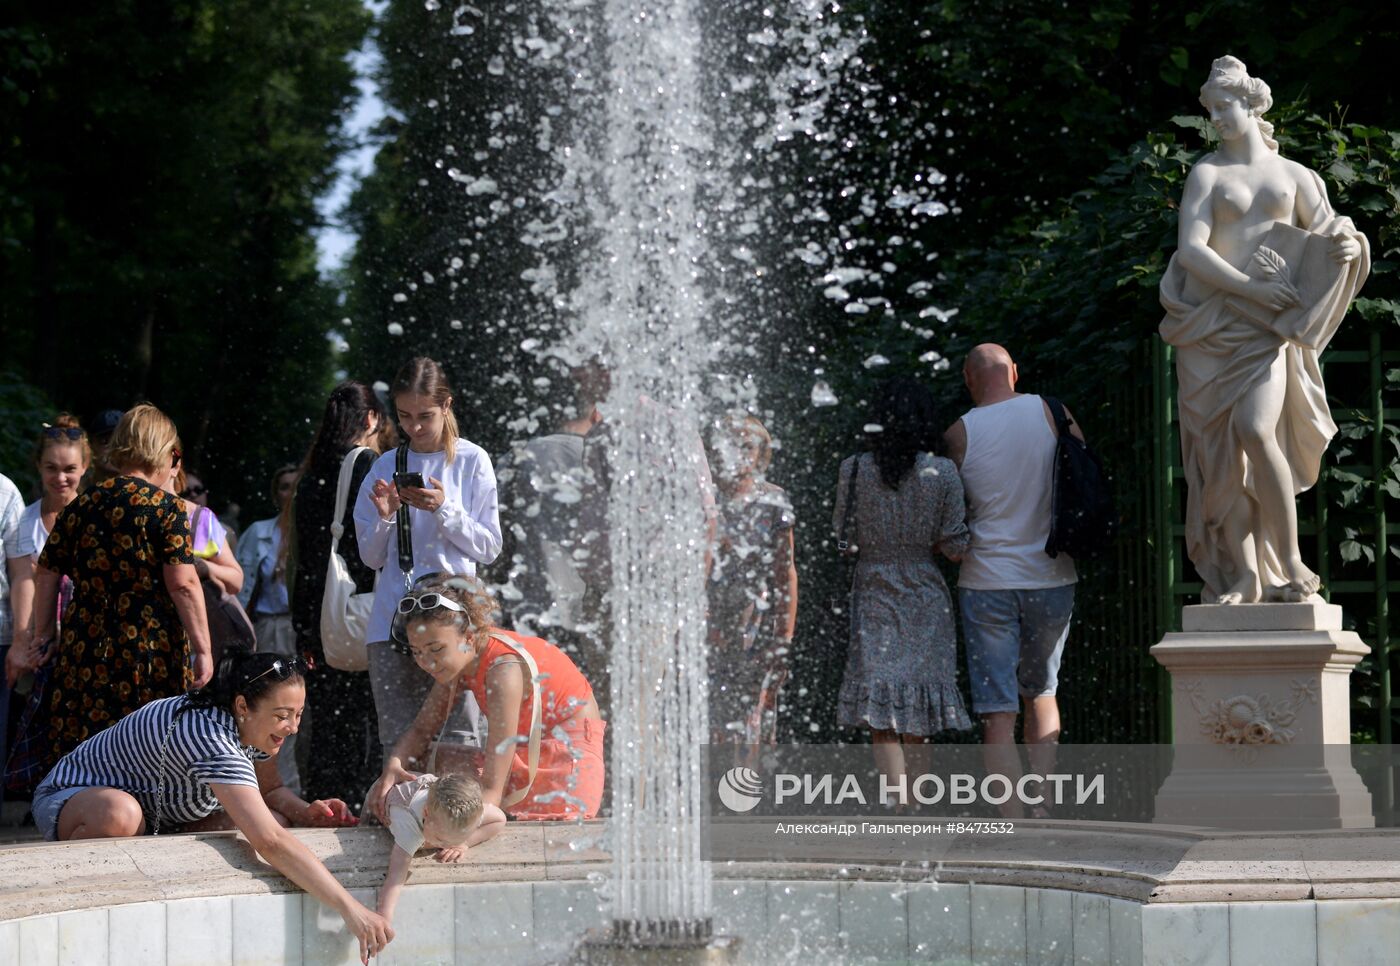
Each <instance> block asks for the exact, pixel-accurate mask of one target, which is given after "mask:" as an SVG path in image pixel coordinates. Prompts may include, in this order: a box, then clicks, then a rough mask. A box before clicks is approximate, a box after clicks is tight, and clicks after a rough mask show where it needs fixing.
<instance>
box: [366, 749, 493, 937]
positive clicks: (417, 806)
mask: <svg viewBox="0 0 1400 966" xmlns="http://www.w3.org/2000/svg"><path fill="white" fill-rule="evenodd" d="M386 808H387V809H388V812H389V832H390V833H391V834H392V835H393V836H394V849H393V852H391V853H390V855H389V871H388V873H387V874H386V875H385V876H384V886H383V888H381V889H380V890H379V914H380V915H381V916H383V917H384V918H385V919H388V920H390V921H392V920H393V918H394V907H395V906H396V905H397V904H398V901H399V893H400V892H402V891H403V887H404V883H405V882H407V881H408V867H409V863H410V862H411V861H412V859H413V854H414V853H415V852H417V851H418V850H419V849H421V848H423V847H425V846H426V847H428V848H433V849H437V855H436V858H437V860H438V861H439V862H457V861H459V860H460V859H461V858H462V853H463V852H464V851H465V850H467V849H469V848H471V847H472V846H473V845H479V844H480V843H482V842H485V841H486V840H487V839H489V838H491V837H492V836H493V835H495V834H496V833H497V832H499V831H500V830H501V829H502V828H503V827H504V826H505V823H506V815H505V812H503V811H501V810H500V809H499V808H497V807H496V806H495V805H489V804H486V803H483V802H482V800H481V785H480V783H479V782H477V780H476V779H475V778H472V777H470V776H467V775H444V776H442V777H441V778H439V777H437V776H436V775H419V776H418V777H417V778H415V779H413V780H412V781H406V782H400V783H399V784H397V785H395V786H394V787H393V789H392V790H391V791H390V792H389V798H388V801H387V803H386Z"/></svg>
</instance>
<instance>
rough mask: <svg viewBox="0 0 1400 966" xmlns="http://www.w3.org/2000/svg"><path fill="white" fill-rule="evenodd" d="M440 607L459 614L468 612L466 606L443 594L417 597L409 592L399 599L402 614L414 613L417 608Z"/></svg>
mask: <svg viewBox="0 0 1400 966" xmlns="http://www.w3.org/2000/svg"><path fill="white" fill-rule="evenodd" d="M439 607H446V608H447V609H448V610H455V611H456V612H457V613H459V614H465V613H466V608H465V607H463V606H462V605H461V604H459V603H457V602H456V601H455V600H453V599H452V598H451V597H447V596H444V595H443V594H420V595H418V596H416V597H415V596H413V595H412V594H409V595H408V596H407V597H403V598H400V599H399V613H400V614H405V615H407V614H412V613H413V612H414V611H415V610H436V609H437V608H439Z"/></svg>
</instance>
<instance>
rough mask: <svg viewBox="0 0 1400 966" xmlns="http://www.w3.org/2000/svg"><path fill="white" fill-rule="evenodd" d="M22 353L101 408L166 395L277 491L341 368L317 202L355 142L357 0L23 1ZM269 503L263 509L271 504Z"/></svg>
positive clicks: (17, 353) (206, 457)
mask: <svg viewBox="0 0 1400 966" xmlns="http://www.w3.org/2000/svg"><path fill="white" fill-rule="evenodd" d="M9 10H10V12H11V13H12V14H13V15H12V16H11V17H9V18H8V21H9V25H8V26H7V27H6V28H5V34H6V36H5V38H4V40H5V41H6V43H5V45H4V49H5V54H4V59H3V60H0V70H3V72H4V74H3V80H2V81H0V127H3V130H4V132H5V135H4V136H5V139H6V150H5V151H4V152H3V156H2V157H0V286H3V289H4V291H5V298H4V299H3V301H0V330H3V336H2V337H0V338H3V342H4V344H5V348H6V361H7V362H8V363H9V364H11V365H14V366H16V367H19V368H21V369H22V370H23V371H24V372H26V373H27V374H29V377H30V378H31V379H32V380H33V381H34V382H35V383H37V385H38V386H39V387H40V388H41V389H42V390H43V391H44V392H46V393H47V394H48V395H49V396H50V397H51V398H52V399H53V400H54V401H55V402H56V403H57V404H58V405H60V406H63V407H66V408H69V409H72V410H74V411H76V412H78V413H79V414H81V415H84V416H88V415H90V414H92V413H94V412H96V411H98V410H100V409H103V408H108V407H113V406H115V407H123V406H126V405H128V404H130V403H132V402H133V401H135V400H137V399H141V398H148V399H150V400H152V401H154V402H155V403H157V404H158V405H160V406H162V407H163V408H165V409H166V410H168V411H169V412H170V413H171V414H172V416H173V417H174V418H175V419H176V421H177V424H178V425H179V426H180V429H181V432H182V435H183V436H184V442H185V444H186V449H187V450H188V451H189V452H190V453H191V454H192V460H193V461H195V462H197V463H198V464H200V466H201V468H202V469H204V470H205V472H206V473H207V474H208V476H210V477H211V478H212V479H211V480H210V482H211V485H212V487H213V489H214V491H215V493H216V494H218V495H221V496H223V497H226V498H236V499H245V498H247V497H249V496H257V497H258V498H261V494H262V493H263V491H264V490H265V489H266V486H265V476H266V475H267V474H268V473H269V472H270V470H271V468H272V466H274V465H276V464H278V463H281V462H284V461H285V460H286V459H287V458H289V457H292V456H294V455H297V454H299V453H300V452H301V451H302V449H303V447H304V446H305V445H306V440H307V436H308V432H309V430H308V427H307V425H306V420H307V419H308V418H309V417H312V416H313V415H314V414H315V413H316V412H317V410H318V409H319V397H320V396H321V394H322V392H323V391H324V390H325V389H326V388H327V383H328V381H329V378H330V365H331V362H330V357H329V351H328V344H327V341H326V338H325V329H326V324H327V322H328V320H329V319H330V318H331V317H332V313H333V312H334V311H335V299H336V293H335V291H334V290H333V289H332V288H331V287H329V286H328V285H326V284H325V283H324V282H323V281H322V279H321V278H320V276H319V273H318V272H317V270H316V264H315V260H316V259H315V245H314V239H313V237H312V234H311V232H312V229H313V228H315V227H316V226H317V224H318V223H319V218H318V214H317V211H316V208H315V203H314V202H315V199H316V197H317V196H318V195H319V194H321V193H322V192H323V191H324V190H325V188H326V187H327V185H328V184H329V179H330V178H331V177H332V176H333V166H334V163H335V160H336V158H337V157H338V156H339V154H340V153H341V152H342V151H343V150H344V149H345V147H346V146H347V145H346V143H345V141H344V138H343V137H342V135H341V134H340V133H339V132H340V130H341V125H342V121H343V115H344V112H345V110H346V108H347V106H348V104H349V103H350V99H351V97H352V95H353V93H354V88H353V81H354V76H353V70H352V68H351V67H350V65H349V63H348V62H347V54H348V53H349V52H350V51H352V50H354V49H355V48H356V47H357V46H358V45H359V44H360V42H361V39H362V37H363V35H364V33H365V31H366V29H367V27H368V24H369V15H368V12H367V11H366V10H365V9H364V8H363V6H362V5H361V4H360V3H359V2H358V0H310V2H306V0H297V2H292V0H162V2H155V3H135V2H132V0H113V2H111V3H107V4H101V5H97V6H85V7H82V8H75V7H73V6H71V5H63V4H41V3H35V2H24V3H12V4H10V5H9ZM260 509H261V508H260Z"/></svg>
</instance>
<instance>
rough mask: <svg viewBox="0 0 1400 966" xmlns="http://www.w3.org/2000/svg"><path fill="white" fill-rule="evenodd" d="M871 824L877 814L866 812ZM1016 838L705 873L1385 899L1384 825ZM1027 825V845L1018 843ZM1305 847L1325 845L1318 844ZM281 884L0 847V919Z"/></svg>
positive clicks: (345, 878) (342, 833) (470, 874)
mask: <svg viewBox="0 0 1400 966" xmlns="http://www.w3.org/2000/svg"><path fill="white" fill-rule="evenodd" d="M872 821H888V818H879V817H873V818H872ZM605 825H606V823H605V822H603V821H596V822H586V823H581V824H554V823H512V824H511V825H510V826H508V827H507V828H506V829H505V831H504V832H502V833H501V834H500V835H499V836H497V837H496V838H495V839H493V840H492V841H490V842H487V843H486V844H484V845H481V846H478V847H477V848H476V849H473V850H472V851H471V852H470V853H469V857H468V859H467V860H466V861H464V862H462V863H460V864H457V865H445V864H442V863H438V862H435V861H433V860H432V859H431V858H428V857H419V858H417V859H415V861H414V864H413V873H412V878H411V880H410V881H411V883H412V884H415V885H430V884H443V883H486V882H531V881H550V880H555V881H568V880H579V879H586V878H588V877H589V876H590V875H594V876H596V875H597V874H598V873H606V872H607V870H608V867H609V857H608V855H607V853H605V852H604V851H603V850H602V848H601V843H602V839H603V835H604V833H605V831H606V827H605ZM293 834H295V835H296V836H297V837H298V838H299V839H300V840H301V841H302V843H303V844H305V845H306V846H307V847H308V848H309V849H311V851H312V852H314V853H315V854H316V855H317V856H318V857H319V858H320V859H321V861H322V862H324V863H325V865H326V867H327V868H328V869H329V870H330V871H331V872H332V873H333V874H334V875H335V876H336V877H337V878H338V879H339V880H340V881H341V882H342V883H343V884H344V885H345V886H346V887H347V888H349V889H371V888H375V887H377V886H378V885H379V884H380V883H381V882H382V881H383V877H384V872H385V867H386V863H387V860H388V855H389V849H390V839H389V836H388V833H387V832H386V831H385V830H383V829H380V828H357V829H334V830H332V829H298V830H296V831H295V832H294V833H293ZM1017 834H1018V836H1019V837H1020V839H1021V843H1020V848H1018V849H1015V850H1013V849H1011V847H1010V846H1009V845H1004V844H1000V843H994V842H993V843H988V842H987V841H986V840H985V838H984V839H982V840H981V841H980V842H972V841H970V840H968V839H967V838H966V837H964V838H959V839H949V840H948V841H949V842H950V844H949V845H947V846H946V847H940V848H939V849H938V850H937V851H926V852H921V853H919V858H917V859H911V858H910V856H911V855H912V854H914V853H912V852H911V850H910V849H909V848H908V847H907V846H904V845H899V844H892V845H891V846H890V847H889V848H888V850H887V852H886V854H883V855H882V854H880V853H879V850H878V849H875V850H872V849H871V848H870V847H866V848H865V849H864V850H862V851H860V852H859V853H852V855H851V856H850V861H835V862H833V861H830V860H829V858H828V860H825V861H821V862H793V861H788V862H771V861H764V862H757V861H730V862H715V863H714V865H713V869H714V874H715V877H716V878H717V879H746V880H766V879H784V880H810V881H927V880H930V879H932V880H936V881H939V882H947V883H973V882H975V883H981V884H989V885H992V884H995V885H1006V886H1021V887H1033V888H1050V889H1064V890H1069V891H1074V892H1084V893H1090V894H1098V895H1103V896H1108V897H1113V898H1119V899H1127V900H1131V901H1135V902H1140V903H1145V904H1151V903H1190V902H1259V901H1286V900H1302V899H1382V898H1396V897H1400V831H1397V830H1388V829H1366V830H1354V831H1352V830H1343V831H1337V832H1323V833H1312V834H1310V835H1307V836H1303V835H1298V834H1296V833H1294V834H1279V833H1256V834H1240V833H1234V832H1207V831H1202V830H1199V829H1189V828H1172V827H1166V826H1155V825H1153V826H1148V825H1137V826H1134V825H1115V824H1109V823H1078V822H1063V821H1062V822H1055V821H1044V822H1018V823H1017ZM1037 837H1039V839H1040V840H1041V844H1042V845H1043V848H1040V849H1032V850H1030V851H1031V853H1032V854H1033V855H1034V858H1027V850H1026V847H1027V844H1028V842H1027V840H1028V839H1029V840H1030V841H1032V842H1034V841H1035V840H1036V839H1037ZM1319 856H1325V858H1324V857H1319ZM295 891H297V888H296V886H294V885H293V884H292V883H291V882H290V881H288V880H287V879H285V878H283V877H282V876H281V875H280V874H279V873H278V872H276V870H274V869H273V868H272V867H271V866H269V865H267V864H266V863H265V862H263V861H262V860H261V859H260V858H259V857H258V856H257V854H256V853H255V852H254V851H253V849H252V847H251V846H250V845H249V844H248V842H247V840H246V839H244V838H243V837H242V836H241V835H239V834H238V833H236V832H222V833H212V834H195V835H170V836H161V837H160V838H158V839H157V838H152V837H142V838H131V839H105V840H88V841H81V842H63V843H30V844H20V845H11V846H6V847H3V848H0V921H4V920H9V919H20V918H25V917H29V916H36V915H44V914H48V913H53V912H60V911H66V910H73V909H85V908H96V907H102V906H115V905H122V904H126V903H132V902H147V901H153V900H169V899H188V898H198V897H207V896H226V895H258V894H275V893H287V892H295Z"/></svg>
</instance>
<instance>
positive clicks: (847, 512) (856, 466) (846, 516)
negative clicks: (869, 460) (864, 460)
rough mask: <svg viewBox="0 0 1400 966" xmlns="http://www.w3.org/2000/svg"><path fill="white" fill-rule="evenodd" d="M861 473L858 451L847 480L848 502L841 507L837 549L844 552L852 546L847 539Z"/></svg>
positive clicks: (852, 460) (852, 459)
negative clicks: (858, 476)
mask: <svg viewBox="0 0 1400 966" xmlns="http://www.w3.org/2000/svg"><path fill="white" fill-rule="evenodd" d="M859 473H860V454H859V453H857V454H856V455H855V456H854V457H852V458H851V476H850V478H849V479H848V480H847V481H846V504H845V506H843V507H842V508H841V529H840V530H838V531H837V533H836V549H837V550H839V551H841V552H842V553H845V552H846V549H847V548H848V547H850V545H851V544H850V542H849V541H847V539H846V534H847V533H849V532H850V527H851V514H852V513H854V512H855V509H854V508H855V505H856V476H857V475H858V474H859Z"/></svg>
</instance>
